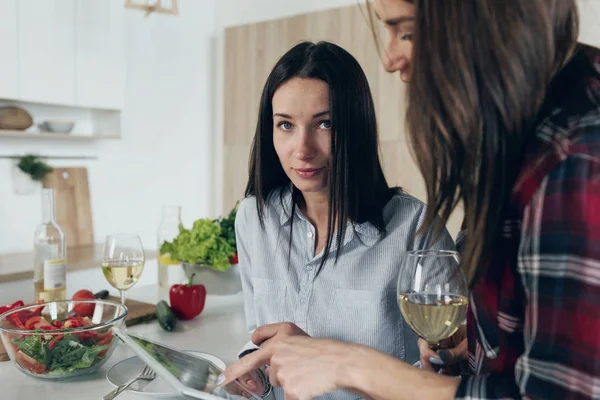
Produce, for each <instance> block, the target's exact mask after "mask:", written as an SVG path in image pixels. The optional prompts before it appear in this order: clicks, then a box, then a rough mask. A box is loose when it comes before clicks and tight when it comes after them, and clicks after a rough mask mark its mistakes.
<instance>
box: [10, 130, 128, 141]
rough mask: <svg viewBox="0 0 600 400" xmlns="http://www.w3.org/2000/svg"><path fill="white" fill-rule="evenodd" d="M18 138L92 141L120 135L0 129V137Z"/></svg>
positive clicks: (114, 137) (113, 138) (116, 137)
mask: <svg viewBox="0 0 600 400" xmlns="http://www.w3.org/2000/svg"><path fill="white" fill-rule="evenodd" d="M3 137H5V138H18V139H42V140H73V141H88V142H89V141H94V140H108V139H111V140H115V139H119V138H120V137H119V136H117V135H78V134H76V133H46V132H41V133H32V132H24V131H12V130H0V138H3Z"/></svg>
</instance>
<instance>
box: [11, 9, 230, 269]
mask: <svg viewBox="0 0 600 400" xmlns="http://www.w3.org/2000/svg"><path fill="white" fill-rule="evenodd" d="M217 3H218V2H217ZM179 6H180V15H179V16H178V17H173V16H166V15H160V14H153V15H151V16H149V17H148V18H146V17H144V14H143V12H141V11H135V10H126V18H125V24H126V26H125V45H126V59H127V71H126V91H125V106H124V111H123V114H122V138H121V140H118V141H106V142H97V143H93V142H90V143H87V142H86V143H67V142H60V143H57V142H43V143H42V142H35V143H34V144H32V142H31V141H28V142H27V143H25V142H24V141H23V140H9V139H1V138H0V153H1V154H11V153H14V154H20V153H21V152H23V151H25V150H28V151H31V150H35V151H37V152H38V153H41V154H60V155H73V156H79V155H92V156H93V155H96V156H97V160H95V161H69V162H66V161H51V162H50V164H52V165H56V166H58V165H60V166H74V165H77V166H86V167H88V173H89V184H90V194H91V201H92V212H93V220H94V228H95V229H94V230H95V237H96V241H102V239H103V238H104V237H105V236H106V235H107V234H110V233H114V232H135V233H138V234H140V235H141V236H142V240H143V242H144V245H145V246H146V247H147V248H155V247H156V231H157V227H158V224H159V221H160V209H161V206H162V205H163V204H172V203H173V204H180V205H182V206H183V219H184V223H187V224H190V223H191V222H192V221H193V220H194V219H196V218H199V217H203V216H211V217H212V216H214V215H213V204H212V195H211V192H212V190H211V188H212V187H213V184H214V183H213V176H214V175H213V173H212V166H213V164H214V160H213V153H212V151H211V149H212V148H213V147H214V141H215V140H216V138H215V135H213V132H214V128H213V121H214V112H213V102H212V101H211V100H210V99H211V97H212V96H213V92H214V89H213V82H214V80H213V79H211V76H212V73H213V72H212V71H211V67H212V63H211V59H212V58H213V57H212V54H211V53H212V51H213V50H212V48H213V47H212V40H213V38H212V37H213V34H214V30H215V25H214V15H215V2H214V1H212V0H211V1H208V0H202V1H198V0H180V1H179ZM43 34H44V32H40V35H43ZM32 146H33V147H34V148H32ZM10 165H11V163H10V161H8V160H0V182H1V183H2V184H0V253H5V252H16V251H28V250H30V249H31V247H32V238H33V232H34V230H35V228H36V226H37V224H38V223H39V219H40V217H41V210H40V207H41V205H40V193H39V191H38V193H37V194H35V195H32V196H17V195H15V194H14V193H13V188H12V183H11V179H10ZM0 273H1V271H0Z"/></svg>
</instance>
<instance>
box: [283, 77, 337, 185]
mask: <svg viewBox="0 0 600 400" xmlns="http://www.w3.org/2000/svg"><path fill="white" fill-rule="evenodd" d="M272 103H273V144H274V146H275V151H276V152H277V156H278V157H279V161H280V162H281V166H282V167H283V169H284V171H285V173H286V174H287V176H288V177H289V178H290V180H291V181H292V183H293V184H294V186H296V187H297V188H298V189H299V190H300V191H301V192H303V193H309V192H323V191H325V190H326V188H327V186H328V173H329V160H330V158H331V120H330V115H329V87H328V85H327V84H326V83H325V82H323V81H320V80H318V79H310V78H292V79H290V80H289V81H287V82H286V83H284V84H283V85H281V86H280V87H279V88H278V89H277V90H276V91H275V94H274V95H273V100H272Z"/></svg>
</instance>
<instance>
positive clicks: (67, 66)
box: [17, 0, 87, 105]
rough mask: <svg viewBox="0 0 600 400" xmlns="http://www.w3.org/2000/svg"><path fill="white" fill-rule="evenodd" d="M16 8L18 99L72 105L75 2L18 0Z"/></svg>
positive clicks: (73, 92) (66, 0) (72, 0)
mask: <svg viewBox="0 0 600 400" xmlns="http://www.w3.org/2000/svg"><path fill="white" fill-rule="evenodd" d="M86 1H87V0H86ZM17 4H18V8H17V28H18V29H17V32H18V35H17V36H18V40H17V43H18V44H17V46H18V63H19V79H18V82H19V96H18V98H19V99H20V100H23V101H33V102H40V103H54V104H68V105H72V104H74V103H75V43H76V41H75V0H44V1H39V0H18V2H17Z"/></svg>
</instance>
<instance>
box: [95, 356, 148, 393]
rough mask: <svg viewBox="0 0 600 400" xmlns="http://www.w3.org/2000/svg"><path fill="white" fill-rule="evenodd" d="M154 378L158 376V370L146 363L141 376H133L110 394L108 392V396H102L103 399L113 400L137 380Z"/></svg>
mask: <svg viewBox="0 0 600 400" xmlns="http://www.w3.org/2000/svg"><path fill="white" fill-rule="evenodd" d="M154 378H156V372H154V371H152V369H150V367H149V366H147V365H146V367H145V368H144V369H143V370H142V373H141V374H140V375H139V376H137V377H135V378H133V379H132V380H130V381H129V382H125V384H123V385H121V386H119V387H118V388H116V389H115V390H113V391H112V392H110V393H109V394H107V395H106V396H104V397H103V398H102V400H112V399H114V398H115V397H117V396H118V395H120V394H121V393H123V392H124V391H125V390H126V389H127V388H128V387H129V386H131V385H132V384H133V383H134V382H137V381H151V380H153V379H154Z"/></svg>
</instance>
